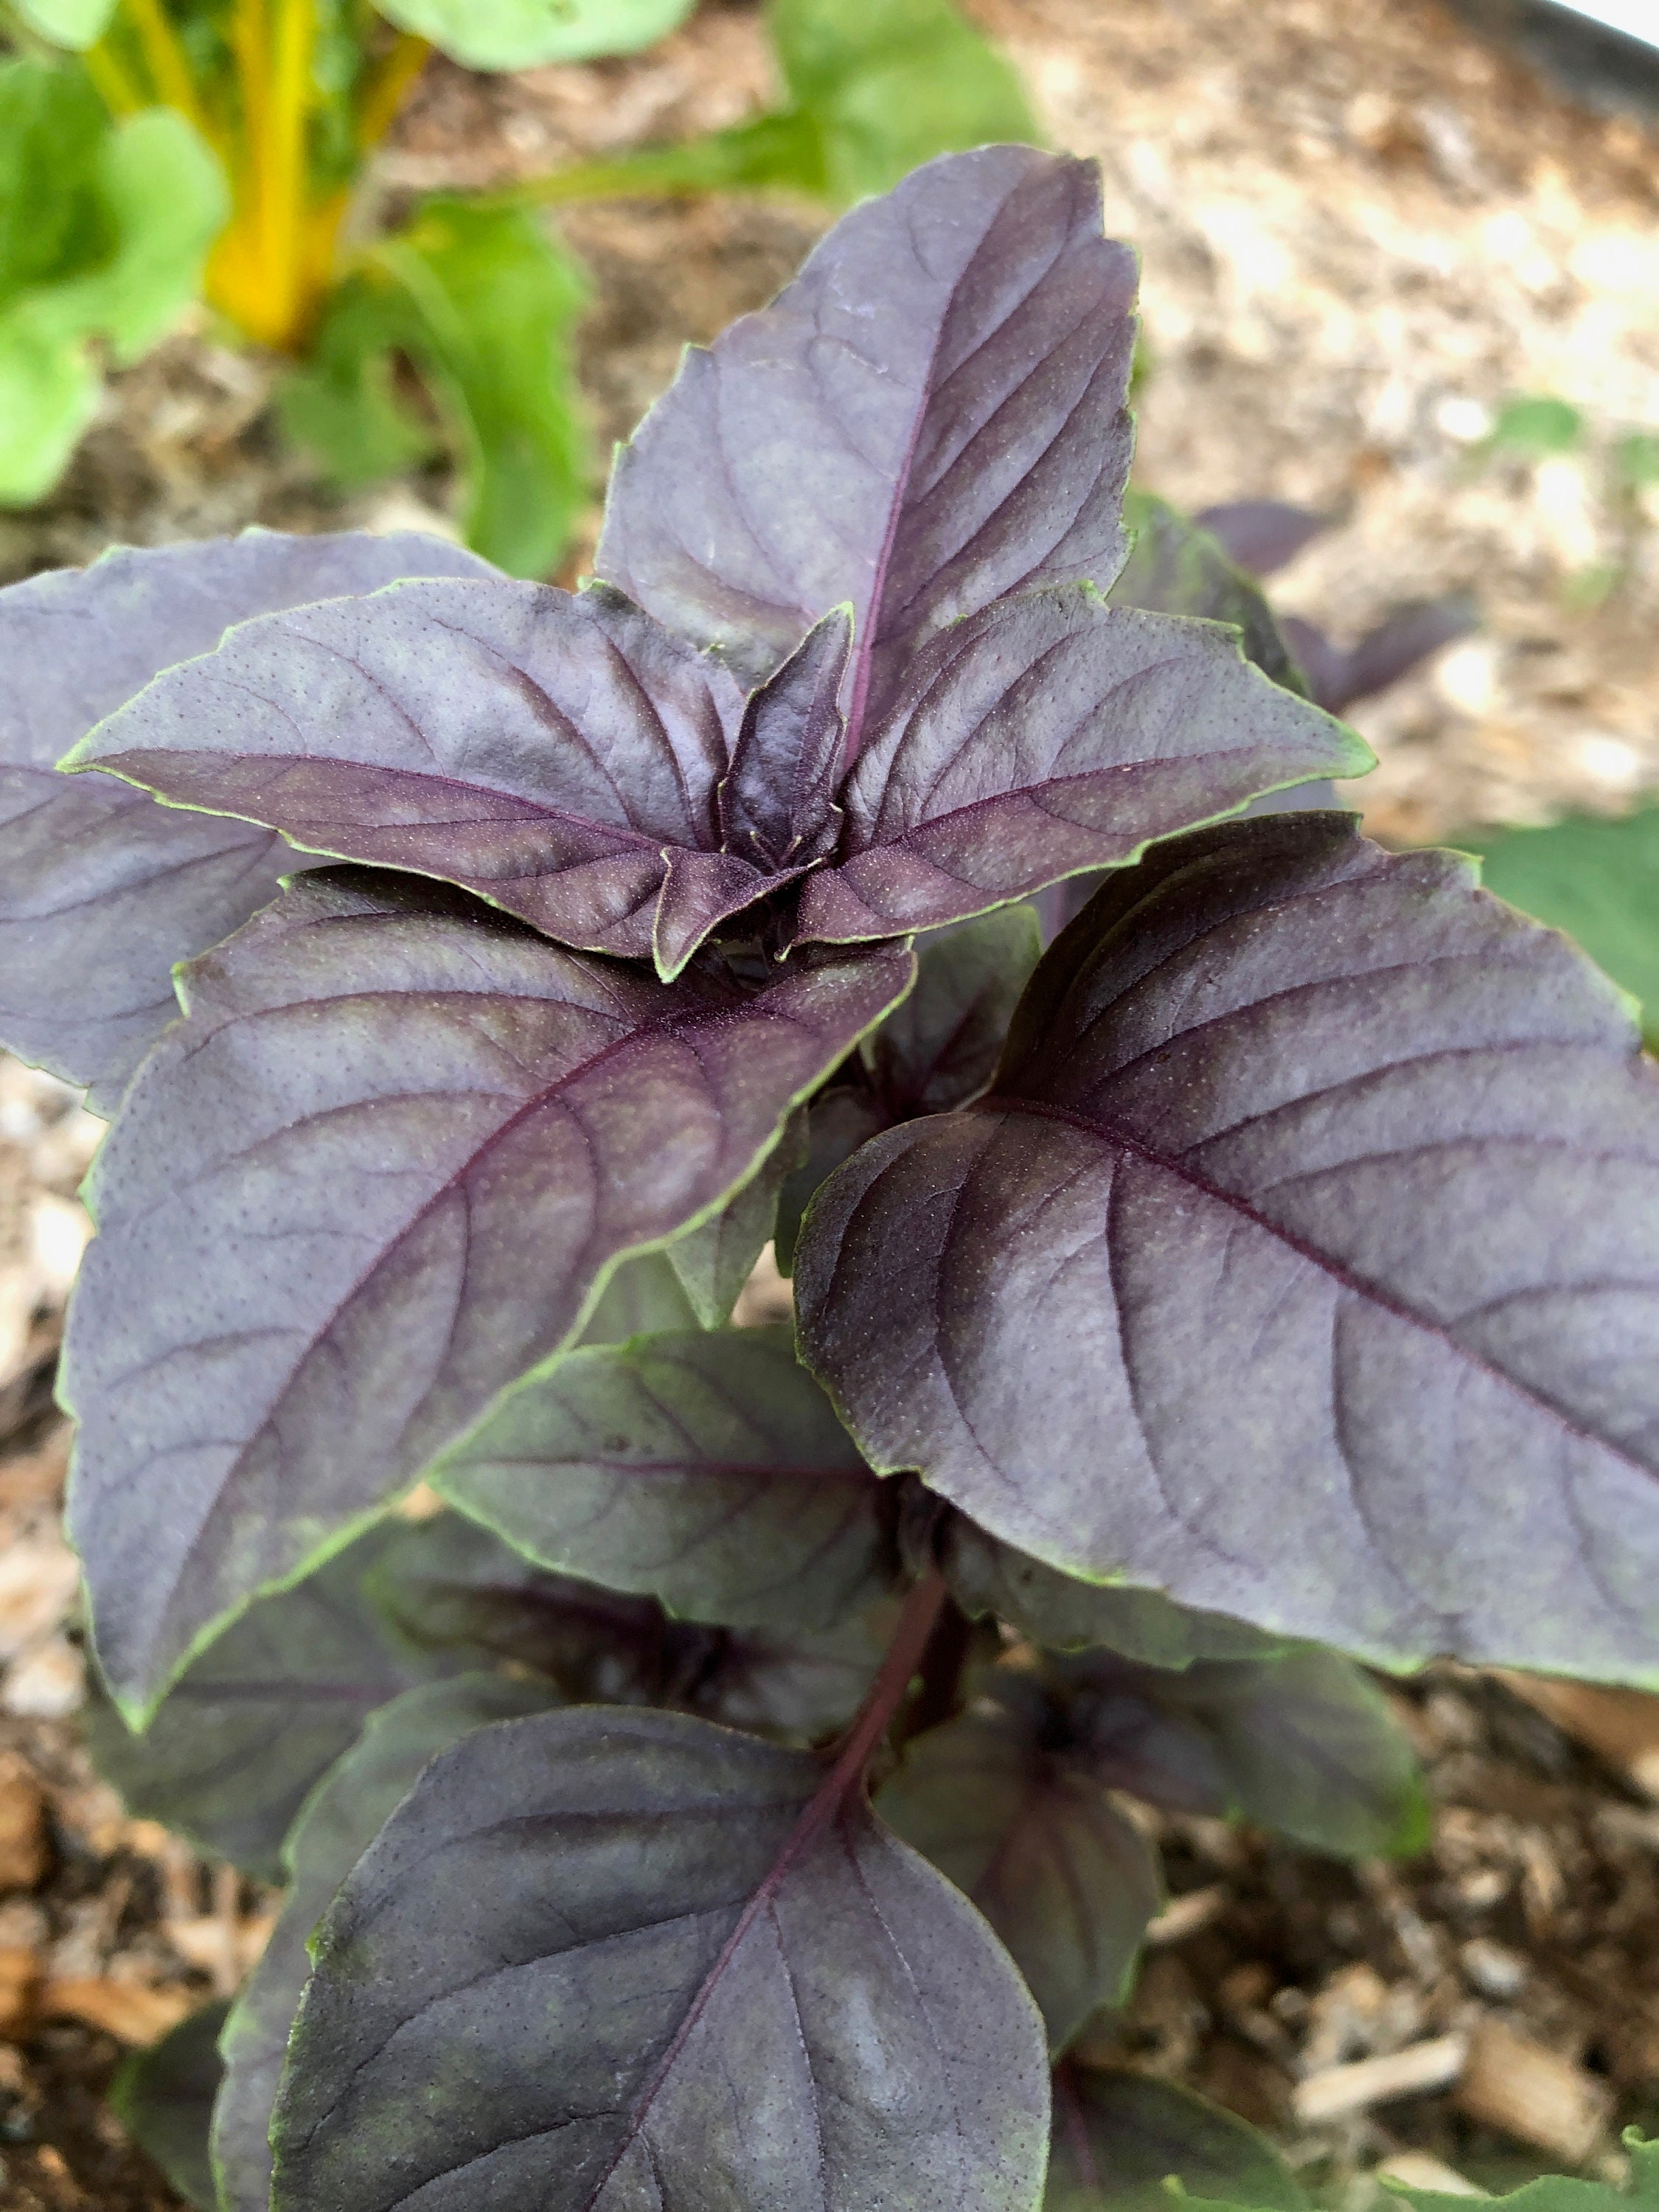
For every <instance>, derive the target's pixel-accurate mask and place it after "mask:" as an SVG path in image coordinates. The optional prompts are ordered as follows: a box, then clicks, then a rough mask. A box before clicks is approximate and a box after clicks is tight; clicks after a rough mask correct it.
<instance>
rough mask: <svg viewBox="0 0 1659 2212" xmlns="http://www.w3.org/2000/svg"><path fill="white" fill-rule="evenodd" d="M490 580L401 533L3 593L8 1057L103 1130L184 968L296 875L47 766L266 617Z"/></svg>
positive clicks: (170, 553) (268, 546) (1, 740)
mask: <svg viewBox="0 0 1659 2212" xmlns="http://www.w3.org/2000/svg"><path fill="white" fill-rule="evenodd" d="M494 573H495V572H494V570H493V569H491V568H490V567H489V563H488V562H483V561H481V560H479V559H478V557H477V555H476V554H472V553H467V552H465V551H463V550H462V549H461V548H460V547H459V545H447V544H444V543H443V542H442V541H441V539H439V538H422V537H418V536H416V535H414V534H413V533H410V532H399V533H398V534H397V535H395V536H392V537H387V538H370V537H368V536H365V535H362V534H355V535H348V536H342V537H335V538H281V537H276V536H275V535H273V534H272V533H271V532H267V531H263V530H250V531H247V532H245V533H244V534H243V535H242V536H241V537H240V538H213V539H210V541H209V542H208V543H207V544H201V545H170V546H167V547H164V548H161V549H160V550H155V551H152V552H138V551H134V550H131V549H130V548H126V547H122V548H118V549H117V550H115V551H113V552H110V553H106V554H105V555H104V556H103V557H102V558H101V559H100V560H99V561H96V562H94V563H93V565H92V567H91V568H87V569H83V570H82V569H64V570H60V571H58V573H56V574H52V575H46V576H35V577H33V578H31V579H30V580H29V581H28V582H27V583H23V584H14V585H12V586H9V588H8V589H7V590H5V591H3V592H0V660H3V662H4V664H5V666H6V669H7V671H8V672H7V677H6V685H5V696H4V697H3V699H0V883H3V886H4V888H3V890H0V1038H3V1042H4V1043H5V1044H6V1045H7V1046H9V1048H10V1049H11V1050H12V1051H14V1052H16V1053H19V1054H21V1056H22V1057H23V1058H24V1059H25V1060H32V1061H34V1062H36V1063H38V1064H39V1065H40V1066H45V1067H49V1068H51V1069H52V1072H53V1073H54V1074H57V1075H61V1076H63V1077H64V1078H65V1079H67V1080H68V1081H69V1082H71V1083H84V1084H88V1085H90V1086H91V1095H90V1099H89V1102H88V1103H90V1104H92V1105H93V1106H94V1107H95V1108H96V1109H98V1111H99V1112H100V1113H103V1114H108V1113H112V1112H113V1110H114V1109H115V1105H116V1103H117V1101H118V1099H119V1097H120V1095H121V1093H122V1091H124V1090H125V1087H126V1084H127V1079H128V1078H129V1077H130V1076H131V1073H132V1071H133V1069H134V1068H135V1067H136V1066H137V1064H138V1062H139V1060H141V1059H142V1058H143V1055H144V1054H145V1052H146V1051H147V1050H148V1049H149V1045H150V1042H151V1041H152V1040H153V1039H154V1038H155V1036H158V1035H159V1034H160V1032H161V1030H164V1029H165V1028H166V1027H167V1024H168V1023H169V1022H171V1021H173V1020H175V1019H176V1018H177V1017H178V1012H179V1006H178V1001H177V1000H176V999H175V998H174V997H173V963H174V962H175V961H178V960H183V959H187V958H189V957H191V955H192V954H194V953H197V952H203V951H206V950H207V948H208V946H209V945H216V944H217V943H218V941H219V940H220V939H221V938H223V937H228V935H229V934H230V933H231V931H232V930H233V929H237V928H240V926H241V925H242V923H243V922H245V921H246V920H247V919H248V916H249V915H252V914H254V913H256V912H257V911H258V908H260V907H262V906H264V904H265V902H267V901H268V900H270V899H272V898H274V897H275V896H276V884H277V877H278V874H279V872H281V871H282V870H283V868H288V869H289V870H291V869H292V868H293V867H294V866H295V861H294V858H293V855H292V854H290V853H289V851H288V848H286V847H285V846H283V845H282V844H280V843H279V842H278V840H277V839H276V838H275V837H273V836H270V834H269V833H268V832H265V831H264V830H259V829H252V828H250V827H249V826H248V825H247V824H246V823H240V822H228V821H223V820H219V821H204V820H202V819H199V818H197V817H191V816H188V815H181V814H175V813H168V812H167V811H164V810H163V809H161V808H160V807H158V806H155V805H154V804H152V802H151V801H150V800H149V799H147V798H146V797H144V796H143V795H142V794H141V793H138V792H136V791H133V790H132V789H131V787H128V786H126V785H124V784H120V783H118V782H116V781H114V780H113V779H112V778H111V777H108V776H105V777H100V778H91V777H88V778H87V779H86V780H84V781H82V782H80V783H71V782H70V781H68V780H67V779H66V778H64V777H62V776H59V775H56V774H55V773H54V769H55V767H56V763H57V762H58V759H59V758H60V757H61V756H62V755H63V754H64V753H65V752H67V751H68V750H69V749H70V746H71V745H73V744H76V742H77V740H79V739H80V738H83V737H84V736H85V735H86V733H87V732H88V730H89V729H91V728H92V726H93V725H94V723H95V722H99V721H101V720H103V718H104V717H105V715H106V714H112V713H113V712H114V711H115V709H116V708H118V707H120V706H122V705H124V704H125V702H126V701H127V700H129V699H131V697H132V696H134V694H135V693H137V692H138V691H142V690H143V688H144V686H145V684H148V683H149V680H150V678H152V677H153V676H155V674H156V672H157V671H159V670H161V669H163V668H166V667H167V666H169V665H171V664H172V663H173V662H174V661H178V660H187V659H191V658H192V657H193V656H194V655H196V654H197V653H207V652H209V651H210V650H211V649H212V647H214V646H216V644H217V643H218V642H219V640H220V637H221V636H222V635H223V632H224V630H225V629H226V627H227V625H228V624H229V623H238V622H243V621H246V619H247V617H249V616H250V615H258V614H264V612H266V611H268V610H269V609H271V608H275V607H292V606H298V605H303V604H305V603H306V602H307V601H309V600H313V599H332V598H336V597H337V596H339V595H341V594H343V593H352V592H372V591H376V590H378V589H379V588H380V586H381V585H383V584H389V583H391V582H392V581H393V580H394V579H396V578H398V577H399V576H442V575H448V576H489V575H493V574H494Z"/></svg>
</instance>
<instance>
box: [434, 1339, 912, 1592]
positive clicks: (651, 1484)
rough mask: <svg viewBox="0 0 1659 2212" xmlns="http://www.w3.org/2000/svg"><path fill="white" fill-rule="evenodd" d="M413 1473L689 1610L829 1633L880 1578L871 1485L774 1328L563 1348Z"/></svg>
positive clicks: (534, 1543) (539, 1540)
mask: <svg viewBox="0 0 1659 2212" xmlns="http://www.w3.org/2000/svg"><path fill="white" fill-rule="evenodd" d="M428 1480H430V1481H431V1482H432V1483H433V1484H434V1486H435V1488H436V1489H437V1490H438V1491H439V1492H441V1494H442V1495H443V1496H444V1497H446V1498H448V1499H449V1500H450V1502H451V1503H452V1504H454V1505H457V1506H459V1508H460V1510H462V1511H463V1512H465V1513H467V1514H469V1515H471V1516H473V1517H474V1518H475V1519H477V1520H478V1521H481V1522H483V1523H484V1524H485V1525H486V1526H487V1527H489V1528H493V1529H494V1530H495V1533H496V1534H498V1535H500V1536H501V1537H503V1538H504V1539H505V1540H506V1541H507V1542H508V1543H510V1544H511V1545H513V1547H514V1548H515V1549H517V1550H519V1551H520V1552H522V1553H525V1554H526V1557H528V1558H530V1559H535V1560H537V1561H538V1562H539V1563H540V1564H541V1565H544V1566H545V1567H549V1568H551V1569H554V1570H556V1571H558V1572H561V1573H564V1574H574V1575H580V1576H584V1577H586V1579H587V1580H589V1581H591V1582H597V1583H605V1584H606V1585H607V1586H609V1587H610V1588H612V1589H623V1590H634V1591H638V1592H640V1593H641V1594H647V1595H651V1596H653V1597H657V1598H659V1599H660V1600H661V1601H662V1602H663V1603H664V1604H665V1606H667V1607H668V1608H669V1610H670V1611H671V1612H672V1613H678V1614H680V1615H682V1616H684V1617H685V1618H689V1619H690V1620H708V1621H714V1622H719V1623H720V1624H722V1625H726V1626H733V1627H753V1626H776V1627H790V1626H793V1627H798V1628H807V1629H814V1628H829V1627H831V1626H833V1625H834V1624H835V1623H836V1621H837V1620H841V1619H842V1618H844V1617H845V1615H846V1614H848V1613H850V1612H853V1611H855V1610H856V1609H857V1608H858V1607H860V1605H865V1604H869V1603H871V1602H872V1601H873V1600H874V1599H876V1598H877V1597H879V1596H880V1595H882V1593H883V1592H884V1589H887V1588H888V1587H889V1586H890V1582H891V1579H892V1571H893V1570H892V1565H891V1562H890V1541H889V1539H888V1537H887V1534H886V1530H885V1528H884V1516H883V1513H882V1505H883V1502H884V1501H883V1499H882V1497H881V1486H880V1485H879V1484H878V1482H877V1481H876V1480H875V1478H874V1477H873V1476H872V1474H870V1473H869V1471H868V1469H867V1468H866V1467H865V1465H864V1462H862V1461H861V1460H860V1457H859V1455H858V1450H857V1448H856V1447H855V1446H854V1443H853V1441H852V1439H851V1437H848V1434H847V1431H845V1430H844V1429H843V1428H842V1425H841V1424H840V1423H839V1422H838V1421H837V1420H836V1417H835V1414H834V1413H833V1412H832V1410H831V1408H830V1407H829V1402H828V1401H827V1400H826V1399H825V1398H824V1395H823V1392H822V1391H821V1390H820V1389H818V1387H817V1383H814V1382H813V1380H812V1378H811V1376H810V1375H808V1374H807V1373H806V1371H805V1369H804V1368H802V1367H801V1366H800V1364H799V1362H798V1361H797V1360H796V1358H795V1353H794V1346H793V1340H792V1336H791V1332H790V1331H789V1330H788V1329H787V1328H753V1329H722V1330H711V1331H708V1332H706V1333H704V1332H699V1333H696V1334H678V1335H670V1336H659V1337H646V1338H642V1339H640V1340H635V1342H633V1343H631V1344H624V1345H621V1346H592V1347H590V1348H588V1349H586V1350H584V1351H578V1352H568V1353H567V1354H566V1355H565V1357H564V1358H562V1359H561V1360H559V1361H558V1363H557V1364H556V1365H555V1366H553V1367H552V1368H551V1369H550V1370H548V1371H547V1372H546V1373H544V1374H540V1375H535V1376H529V1377H527V1378H526V1381H525V1382H523V1383H520V1384H519V1385H518V1386H517V1387H516V1388H515V1389H513V1390H512V1391H511V1392H509V1393H508V1395H507V1397H506V1398H505V1399H504V1400H503V1401H502V1402H501V1406H500V1407H498V1408H497V1409H496V1411H495V1413H493V1414H492V1415H491V1417H490V1418H489V1419H488V1420H487V1421H485V1422H483V1424H481V1425H480V1426H479V1427H478V1428H477V1429H475V1430H474V1431H472V1433H471V1436H469V1437H466V1438H465V1440H464V1441H463V1442H462V1443H460V1444H459V1445H458V1446H456V1447H455V1448H454V1449H453V1450H451V1451H450V1452H448V1453H447V1454H445V1455H444V1456H443V1457H442V1458H441V1459H440V1460H439V1461H438V1462H436V1463H435V1466H434V1467H433V1468H432V1469H431V1470H430V1473H429V1475H428Z"/></svg>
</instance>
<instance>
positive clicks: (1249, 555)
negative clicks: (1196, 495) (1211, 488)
mask: <svg viewBox="0 0 1659 2212" xmlns="http://www.w3.org/2000/svg"><path fill="white" fill-rule="evenodd" d="M1193 520H1194V522H1195V523H1196V524H1197V525H1198V526H1199V528H1200V530H1207V531H1208V532H1209V533H1210V535H1211V537H1212V538H1214V539H1215V541H1216V543H1217V544H1218V545H1219V546H1220V548H1221V550H1222V551H1223V552H1224V553H1225V555H1226V556H1227V558H1228V559H1229V560H1230V561H1231V562H1234V563H1235V564H1236V566H1237V567H1238V568H1243V571H1244V573H1245V574H1246V575H1248V576H1271V575H1272V574H1273V571H1274V570H1275V569H1277V568H1287V567H1288V566H1289V564H1290V563H1291V562H1292V561H1294V560H1295V558H1296V556H1297V554H1298V553H1299V552H1300V551H1301V550H1302V549H1303V547H1304V545H1310V544H1312V543H1313V541H1314V539H1315V538H1317V537H1318V536H1319V535H1320V533H1321V532H1322V531H1326V530H1328V529H1329V528H1330V526H1331V518H1330V516H1329V515H1328V514H1315V513H1313V512H1312V510H1311V509H1310V508H1309V507H1288V506H1286V505H1285V502H1284V501H1282V500H1277V499H1240V500H1235V501H1232V503H1231V505H1229V506H1226V507H1204V508H1202V509H1200V512H1199V513H1197V514H1195V515H1194V517H1193Z"/></svg>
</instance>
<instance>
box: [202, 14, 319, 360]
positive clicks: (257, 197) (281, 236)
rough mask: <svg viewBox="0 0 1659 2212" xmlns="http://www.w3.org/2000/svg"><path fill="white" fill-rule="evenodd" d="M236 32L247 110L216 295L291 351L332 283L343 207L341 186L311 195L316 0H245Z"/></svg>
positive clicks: (211, 273) (213, 281)
mask: <svg viewBox="0 0 1659 2212" xmlns="http://www.w3.org/2000/svg"><path fill="white" fill-rule="evenodd" d="M230 40H231V50H232V52H233V53H234V57H235V61H236V74H237V78H238V80H239V83H240V91H241V110H242V113H241V137H240V148H239V153H238V159H237V161H236V163H235V174H234V179H233V185H234V194H235V201H236V213H235V216H234V219H233V221H232V223H231V226H230V228H229V229H228V231H226V233H225V234H224V235H223V236H222V238H221V239H220V240H219V243H218V245H217V246H216V248H215V249H214V253H213V257H212V259H211V260H210V263H209V264H208V278H207V292H208V297H209V298H210V300H211V301H213V303H214V305H215V306H216V307H218V308H220V309H221V310H222V313H225V314H227V315H228V316H229V318H230V319H231V320H232V321H233V322H234V323H236V324H238V325H240V328H241V329H243V330H244V331H246V332H247V333H248V335H249V336H250V337H255V338H258V339H259V340H260V341H261V343H264V344H265V345H269V346H274V347H276V348H277V349H279V350H280V351H283V352H288V353H291V352H294V351H295V350H296V349H298V348H299V346H300V345H301V344H302V343H304V340H305V338H306V336H307V332H308V331H309V329H310V326H311V324H312V321H313V318H314V315H315V313H316V309H317V307H318V304H319V301H320V300H321V297H322V295H323V293H324V291H325V289H326V285H327V282H328V277H329V274H330V270H331V264H332V260H333V250H334V237H335V233H336V231H337V228H338V226H339V222H340V216H341V214H342V212H343V196H341V195H338V194H331V196H330V197H329V198H328V199H327V200H326V201H325V202H323V203H322V204H320V205H319V206H316V207H313V206H311V205H310V204H309V199H310V195H309V191H308V185H309V176H308V173H307V161H306V140H307V124H308V122H309V119H310V112H311V100H312V61H313V53H314V50H315V47H316V41H317V14H316V7H315V0H274V6H273V5H270V4H267V0H236V4H235V8H234V13H233V15H232V18H231V29H230Z"/></svg>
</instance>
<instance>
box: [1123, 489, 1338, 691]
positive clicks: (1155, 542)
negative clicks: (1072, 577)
mask: <svg viewBox="0 0 1659 2212" xmlns="http://www.w3.org/2000/svg"><path fill="white" fill-rule="evenodd" d="M1123 520H1125V522H1126V523H1127V524H1128V526H1129V527H1130V528H1131V529H1132V530H1133V532H1134V534H1135V542H1134V546H1133V550H1132V551H1131V553H1130V555H1129V557H1128V559H1127V561H1126V562H1124V564H1123V567H1122V568H1121V571H1120V572H1119V574H1118V578H1117V581H1116V582H1115V584H1114V585H1113V586H1112V588H1111V590H1110V591H1109V592H1108V594H1107V597H1108V599H1109V600H1110V602H1111V604H1112V605H1113V606H1115V607H1142V608H1144V609H1145V610H1146V612H1147V613H1148V614H1155V615H1194V616H1197V617H1200V618H1201V619H1202V620H1203V621H1205V622H1223V623H1231V625H1232V626H1233V628H1234V629H1237V632H1238V634H1239V647H1240V649H1241V651H1242V652H1243V655H1244V658H1245V659H1247V660H1253V661H1254V662H1255V665H1256V666H1257V667H1258V668H1259V669H1261V671H1262V673H1263V675H1265V676H1271V677H1272V678H1273V682H1274V683H1275V684H1284V685H1285V687H1286V689H1287V690H1291V691H1303V692H1305V690H1306V689H1307V686H1306V685H1305V684H1304V683H1303V682H1302V680H1301V678H1300V676H1299V674H1298V672H1297V666H1296V663H1295V662H1294V661H1293V660H1292V659H1291V656H1290V654H1289V653H1288V652H1286V650H1285V639H1284V637H1283V636H1281V635H1280V629H1281V625H1280V624H1279V623H1277V622H1275V620H1274V619H1273V609H1272V608H1271V607H1270V606H1269V605H1267V600H1266V599H1265V598H1264V597H1263V596H1262V593H1261V590H1260V589H1259V587H1258V586H1256V585H1255V583H1254V582H1253V581H1252V580H1251V579H1250V577H1249V576H1248V575H1247V574H1245V573H1244V571H1243V568H1238V567H1237V566H1236V565H1235V564H1234V562H1232V561H1231V560H1230V559H1229V558H1228V557H1227V556H1226V554H1225V552H1224V551H1223V550H1222V548H1221V546H1220V545H1218V544H1217V542H1216V540H1215V539H1214V538H1212V536H1211V535H1210V533H1209V532H1208V531H1206V530H1204V529H1201V528H1200V526H1198V524H1197V523H1195V522H1193V521H1190V520H1188V517H1187V516H1185V515H1184V514H1182V513H1179V512H1178V511H1177V510H1176V508H1175V507H1171V506H1170V504H1169V502H1168V501H1166V500H1161V499H1157V498H1155V497H1154V496H1153V495H1152V493H1150V492H1144V491H1132V492H1130V493H1129V494H1128V495H1127V498H1126V499H1125V501H1124V503H1123ZM1322 703H1324V702H1322Z"/></svg>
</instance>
